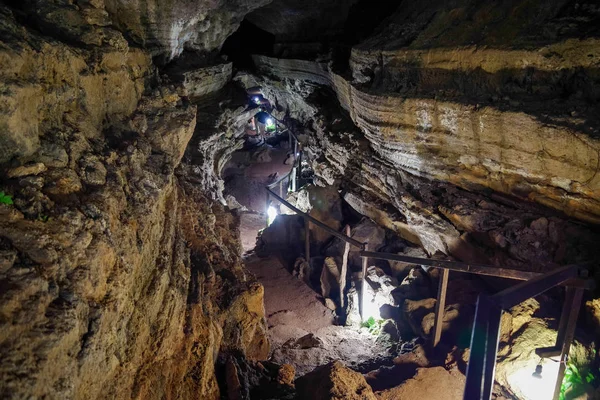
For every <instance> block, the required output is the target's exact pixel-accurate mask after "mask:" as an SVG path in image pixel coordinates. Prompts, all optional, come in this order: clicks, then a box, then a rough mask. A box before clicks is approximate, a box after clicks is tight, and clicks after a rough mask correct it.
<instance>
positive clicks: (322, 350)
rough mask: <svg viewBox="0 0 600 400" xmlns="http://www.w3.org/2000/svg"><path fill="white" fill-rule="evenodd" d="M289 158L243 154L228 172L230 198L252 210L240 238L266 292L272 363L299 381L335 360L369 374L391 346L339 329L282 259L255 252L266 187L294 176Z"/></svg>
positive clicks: (272, 152)
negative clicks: (290, 370) (287, 369)
mask: <svg viewBox="0 0 600 400" xmlns="http://www.w3.org/2000/svg"><path fill="white" fill-rule="evenodd" d="M287 156H288V150H287V149H285V148H272V147H269V146H262V147H259V148H255V149H252V150H250V151H238V152H236V153H234V155H233V157H232V159H231V161H230V162H229V163H228V164H227V165H226V167H225V170H224V173H223V176H224V179H225V194H226V195H232V196H234V197H235V198H236V200H237V201H238V202H239V203H240V204H241V205H243V206H245V207H246V208H247V209H248V210H247V211H243V212H242V213H241V226H240V236H241V241H242V246H243V250H244V251H245V252H246V267H247V268H248V270H249V271H250V272H252V273H253V274H254V275H255V276H256V277H257V278H258V280H259V281H260V282H261V283H262V284H263V285H264V287H265V311H266V315H267V320H268V324H269V337H270V341H271V359H272V361H274V362H277V363H280V364H284V363H287V364H292V365H294V367H295V368H296V371H297V375H298V376H300V375H303V374H305V373H307V372H309V371H312V370H313V369H314V368H315V367H317V366H319V365H323V364H326V363H328V362H330V361H332V360H341V361H342V362H344V363H345V364H346V365H348V366H349V367H351V368H354V369H357V370H365V369H366V370H369V367H368V366H370V365H372V364H377V363H378V362H379V361H378V360H380V359H381V358H382V357H383V358H385V354H386V347H385V344H384V343H381V342H377V341H376V337H375V336H373V335H371V334H369V333H368V332H367V329H364V328H362V329H353V328H349V327H343V326H336V325H334V323H333V322H334V313H333V311H331V310H330V309H328V308H327V307H325V305H324V304H323V302H322V300H321V299H319V297H318V295H317V293H315V292H314V291H313V290H312V289H311V288H309V287H308V286H307V285H306V284H304V283H303V282H302V281H300V280H298V279H296V278H294V277H293V276H292V275H291V274H290V272H288V270H286V268H285V267H284V265H283V264H282V262H281V261H280V260H279V259H278V258H276V257H274V256H271V257H267V258H259V257H257V256H256V255H254V254H253V253H252V250H253V249H254V247H255V244H256V236H257V234H258V232H259V230H261V229H263V228H264V227H265V224H266V214H265V201H266V193H265V190H264V187H265V185H267V184H268V183H270V182H273V181H275V180H276V179H278V178H279V177H281V176H283V175H285V174H287V173H288V172H289V170H290V166H289V165H286V164H285V163H284V161H285V159H286V158H287ZM272 174H277V175H276V176H275V177H273V175H272Z"/></svg>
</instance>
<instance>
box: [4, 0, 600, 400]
mask: <svg viewBox="0 0 600 400" xmlns="http://www.w3.org/2000/svg"><path fill="white" fill-rule="evenodd" d="M301 3H302V4H301ZM388 3H391V2H388ZM244 18H246V22H245V24H246V23H247V24H253V27H254V28H255V30H254V31H253V32H254V33H253V34H249V35H247V37H245V38H242V39H243V40H245V42H242V45H239V43H238V47H237V48H236V47H235V43H234V44H233V45H232V47H229V48H230V49H231V48H233V49H234V52H235V51H237V52H239V53H244V54H238V55H240V58H241V57H242V56H245V57H247V60H248V62H249V60H250V52H252V51H254V50H255V49H260V48H262V49H263V50H264V49H265V48H266V49H269V48H270V47H272V48H270V50H264V51H260V53H262V54H265V55H255V56H254V61H255V63H256V69H253V70H252V71H253V72H252V73H250V72H243V71H241V69H242V68H245V67H247V66H243V65H241V64H239V63H238V60H239V59H238V58H236V57H235V55H236V54H231V53H227V52H224V53H223V54H219V51H220V50H221V49H222V48H226V47H227V46H224V43H225V41H226V40H228V38H229V37H233V36H232V33H233V32H234V31H236V29H238V26H240V23H241V21H242V20H243V19H244ZM599 26H600V8H599V7H598V5H597V4H596V2H594V1H590V0H584V1H565V0H549V1H544V2H542V1H539V0H533V1H528V2H492V3H490V2H484V1H481V0H458V1H455V2H452V3H448V2H444V1H441V0H425V1H421V2H409V1H403V2H398V4H395V3H394V4H391V5H390V4H387V3H386V4H380V5H379V6H373V5H371V4H366V2H361V1H354V0H335V1H331V2H329V3H327V4H325V2H322V1H316V0H311V1H305V2H294V1H292V0H273V1H270V0H261V1H258V2H249V1H247V0H217V1H206V0H202V1H196V2H186V1H181V0H173V1H169V2H157V1H149V0H135V1H128V2H125V1H122V0H89V1H75V2H51V1H47V0H39V1H33V0H25V1H22V2H14V1H10V2H6V3H5V4H2V5H0V37H1V39H0V87H1V89H2V90H0V174H1V176H0V192H2V195H1V196H0V359H1V360H2V362H1V363H0V393H2V397H3V398H8V399H20V398H49V399H63V398H65V399H104V398H106V399H130V398H138V399H163V398H173V399H191V398H202V399H218V398H224V397H228V398H229V399H234V398H235V399H250V398H256V399H263V398H264V399H266V398H282V399H284V398H285V399H288V398H289V399H291V398H293V397H294V396H295V395H296V394H298V395H300V396H301V397H302V396H303V397H304V398H323V399H332V398H340V399H341V398H356V399H359V398H360V399H365V398H366V399H375V398H381V399H387V398H402V397H406V398H423V399H425V398H454V397H460V393H461V391H462V385H463V383H464V376H463V374H464V367H465V363H466V360H467V359H468V349H466V347H467V346H468V340H467V341H466V342H465V340H464V339H463V338H462V337H463V336H464V335H463V333H464V332H466V331H469V330H470V320H471V318H472V315H473V311H474V302H475V299H476V296H477V295H478V294H479V293H480V292H483V291H490V292H493V291H498V290H499V289H500V288H502V287H503V286H502V284H499V283H498V282H496V281H494V280H480V279H478V278H474V277H462V276H458V275H457V274H453V275H452V277H451V280H450V283H449V292H448V301H447V307H446V310H445V320H444V321H445V322H446V324H445V325H444V337H443V338H442V346H443V350H444V352H445V354H448V357H447V359H446V360H444V359H441V360H438V359H433V358H431V359H430V358H428V357H425V356H423V357H421V356H422V355H423V354H422V352H423V348H424V347H423V346H422V345H421V344H423V343H424V341H425V340H427V339H428V338H429V337H430V335H431V328H432V322H433V313H432V310H433V307H434V305H435V288H436V287H437V280H438V278H439V272H436V271H435V270H426V269H424V268H422V267H421V266H418V265H413V264H407V263H391V264H390V263H387V262H375V261H373V260H371V261H370V263H369V265H368V271H369V275H368V277H367V278H368V280H369V288H368V291H369V298H370V299H372V300H374V301H373V302H372V303H373V304H374V305H375V306H373V307H372V308H373V309H372V310H369V312H370V313H373V314H374V316H375V317H377V318H378V319H379V317H381V318H384V319H386V320H387V321H375V322H374V324H372V326H369V327H368V328H365V327H363V328H356V329H357V330H356V331H353V332H354V333H352V334H351V333H348V332H349V331H348V330H347V329H349V328H348V327H345V326H334V325H332V323H333V322H339V323H341V324H343V323H344V322H345V323H347V324H348V325H351V326H355V327H356V326H358V325H360V324H361V322H363V321H361V320H360V316H359V315H358V303H359V301H358V299H359V294H358V293H359V292H358V289H359V282H360V278H361V272H360V270H361V265H360V264H361V259H360V257H359V255H358V251H357V249H355V248H352V249H351V251H350V257H349V258H350V262H349V268H348V271H349V272H348V276H347V277H345V278H347V279H346V280H345V281H344V280H343V279H341V277H340V276H339V275H337V276H336V275H335V273H332V274H331V276H329V277H326V278H325V279H324V284H321V285H320V283H321V282H320V277H321V276H322V275H323V274H322V267H323V264H324V263H325V257H330V258H328V259H327V260H328V261H327V262H328V264H327V265H329V266H330V267H331V269H332V271H333V270H335V271H336V272H339V270H338V269H339V268H340V266H341V263H340V258H341V254H342V253H343V247H344V246H343V244H342V243H341V242H340V241H337V240H332V237H331V235H329V234H328V233H326V232H324V231H322V230H319V229H317V227H316V226H315V225H312V226H311V227H310V232H309V233H310V237H311V239H312V248H311V255H312V257H309V259H308V260H307V259H304V258H303V257H302V252H304V251H305V250H304V242H303V241H304V233H305V232H304V227H305V225H304V222H303V221H302V219H301V218H299V217H297V216H294V215H279V216H278V217H277V218H278V219H279V221H280V222H281V223H280V224H276V225H275V226H273V228H272V229H267V230H265V231H264V234H263V236H262V237H261V242H260V243H261V244H262V247H259V248H257V253H261V251H263V252H265V254H267V253H268V251H267V250H269V251H272V253H271V254H267V255H269V257H270V258H269V259H267V260H265V261H264V264H262V265H258V266H257V265H255V266H254V267H255V270H254V271H255V272H256V271H258V272H261V271H262V272H264V271H265V269H268V267H269V266H273V265H275V266H276V267H277V268H278V269H277V270H276V271H275V272H276V273H275V278H277V277H278V276H279V277H286V278H289V279H287V280H286V279H283V278H282V279H281V280H280V281H277V280H273V281H271V286H268V287H267V290H269V291H271V292H267V293H266V294H265V288H264V287H263V286H262V285H261V284H260V283H259V282H258V281H257V279H260V276H258V275H260V274H259V273H256V275H257V276H253V275H252V273H249V271H248V270H247V269H246V268H245V266H244V262H247V263H250V262H252V261H251V260H253V259H251V258H249V259H243V258H242V256H241V253H242V251H241V246H240V238H239V234H238V230H239V229H240V221H241V222H242V224H244V223H246V222H247V221H248V220H250V222H251V224H252V229H254V231H256V230H258V228H257V226H259V225H262V227H264V225H263V221H262V220H261V218H262V217H263V213H264V211H265V210H263V209H262V208H263V202H264V193H262V187H263V182H262V181H261V182H259V181H258V180H256V181H255V182H254V183H253V185H254V186H252V185H246V184H245V183H244V184H241V183H239V182H240V179H243V178H244V177H245V175H243V174H242V175H240V176H241V178H240V177H239V176H238V177H237V178H236V179H237V181H236V180H235V179H233V180H229V177H228V176H226V174H224V171H225V168H226V165H227V163H228V161H230V160H234V159H235V157H234V156H233V154H234V153H235V152H236V151H238V150H240V149H242V147H243V146H244V140H243V136H244V134H245V132H246V131H247V125H248V121H249V119H250V118H252V116H253V115H254V114H255V113H256V111H257V109H256V108H254V109H253V108H251V107H249V105H248V101H247V97H246V92H245V91H244V89H247V88H251V87H256V86H260V87H261V91H262V92H261V93H262V94H263V96H264V97H265V98H266V99H268V100H269V101H270V104H271V105H273V106H274V110H273V116H275V117H276V118H278V119H280V120H285V121H286V124H289V125H290V127H293V128H294V131H295V132H296V133H297V135H298V137H299V139H300V147H301V148H302V151H303V156H304V157H305V158H304V160H305V161H306V162H307V164H306V168H307V169H310V172H312V173H314V179H313V183H314V185H313V186H311V187H309V188H307V189H306V190H303V191H301V192H299V193H298V194H296V195H294V198H293V201H294V202H295V204H297V205H298V206H299V207H300V208H302V209H303V210H306V211H310V213H311V215H312V216H313V217H315V218H318V219H319V220H322V221H324V222H326V223H327V224H328V225H331V226H332V227H334V229H338V230H340V229H342V228H343V227H344V226H345V225H346V224H348V225H350V226H351V228H352V235H353V236H355V237H356V239H357V240H360V241H366V242H369V244H370V245H371V246H372V247H370V250H381V251H387V252H392V253H398V254H405V255H409V256H417V257H431V258H444V259H456V260H461V261H465V262H470V263H486V264H492V265H496V266H502V267H505V268H514V269H520V270H527V271H537V272H546V271H548V270H550V269H553V268H555V267H557V266H560V265H566V264H570V263H577V262H582V261H592V262H596V263H597V261H598V259H599V257H600V254H599V253H598V243H599V240H600V238H599V236H598V228H597V225H598V224H599V223H600V172H599V171H600V131H599V123H600V119H599V117H598V116H599V115H600V113H599V107H598V102H599V101H600V89H599V87H600V74H599V72H598V71H599V69H600V40H599V38H600V31H599V29H598V27H599ZM239 32H241V33H240V35H241V36H243V35H244V33H243V31H242V30H240V31H239ZM238 40H239V38H238ZM261 45H262V47H261ZM269 46H270V47H269ZM228 51H229V50H228ZM286 55H292V56H294V57H295V58H291V56H290V57H288V58H285V56H286ZM301 56H302V57H301ZM300 58H303V59H300ZM247 68H249V67H247ZM232 77H233V78H232ZM287 149H289V147H288V148H287ZM279 150H281V151H279ZM284 153H286V150H285V149H278V151H270V150H268V149H267V150H260V151H257V152H256V158H253V159H249V160H248V164H269V163H268V162H266V161H269V160H270V162H271V163H273V162H275V161H277V160H279V157H280V156H283V155H286V154H284ZM286 156H287V155H286ZM280 161H281V160H280ZM281 168H282V170H281V171H279V170H278V171H277V172H278V173H280V172H282V171H283V169H285V170H286V171H287V168H289V161H288V163H287V164H284V162H283V161H281ZM225 178H228V180H227V183H228V184H230V185H231V184H234V185H235V184H236V182H237V184H238V185H239V188H245V190H246V189H248V188H250V189H248V190H249V191H254V192H256V193H258V192H260V194H257V195H256V196H257V197H256V198H258V197H260V202H258V201H256V202H255V203H256V204H259V203H260V204H259V205H255V204H253V205H252V206H249V205H248V204H243V206H241V205H240V204H239V203H244V199H243V198H242V196H239V198H237V199H235V198H232V197H230V196H231V194H232V193H234V191H231V190H228V191H227V192H225V187H226V179H225ZM257 182H258V183H257ZM237 193H241V192H240V191H238V192H237ZM237 193H235V195H236V196H237ZM253 201H254V200H253ZM226 205H228V206H226ZM244 207H246V208H247V209H248V210H246V211H245V210H244ZM234 209H235V210H234ZM244 212H247V214H243V213H244ZM240 213H242V214H240ZM240 215H241V216H240ZM262 227H261V228H262ZM249 231H251V230H247V231H246V233H245V234H246V235H247V234H249V233H248V232H249ZM252 239H253V238H251V239H250V240H248V238H247V237H246V238H245V240H244V246H245V248H246V250H248V249H250V248H251V247H252V246H253V242H252ZM274 249H275V250H277V251H278V252H279V253H278V254H279V255H281V254H283V255H284V256H283V257H280V259H275V258H274V257H275V255H274V254H275V252H274V251H273V250H274ZM288 259H289V260H288ZM257 262H258V263H259V264H260V260H259V261H257ZM284 264H285V265H284ZM594 265H595V264H594ZM294 266H295V267H296V268H295V269H294ZM269 271H270V272H273V271H272V270H270V269H269ZM291 273H295V275H296V276H297V277H298V278H299V279H296V278H292V277H291V275H289V274H291ZM277 274H279V275H277ZM285 274H288V275H285ZM271 278H273V276H271ZM315 278H316V279H315ZM290 280H293V284H292V283H290V282H289V281H290ZM283 281H286V282H287V283H285V285H284V284H281V286H279V287H278V286H277V284H276V283H277V282H283ZM340 281H342V282H346V287H345V288H344V290H345V291H346V298H345V300H346V301H347V305H346V306H345V307H341V305H340V304H337V303H336V302H339V298H340V297H341V298H344V297H343V296H339V293H337V294H336V293H335V286H336V285H338V284H339V282H340ZM273 282H275V283H273ZM315 282H317V284H315ZM286 285H292V286H294V285H296V286H297V287H296V289H298V292H297V293H296V292H293V291H291V290H290V291H288V290H287V289H288V288H289V287H290V286H286ZM324 287H327V288H328V289H327V290H324V291H323V293H321V291H322V290H323V288H324ZM311 288H312V289H311ZM315 288H316V289H315ZM338 290H339V289H338ZM325 292H327V293H325ZM298 293H300V294H298ZM317 293H320V294H325V295H326V297H324V298H321V297H317V296H318V294H317ZM274 295H275V296H274ZM293 295H297V297H295V298H294V297H293ZM273 296H274V297H273ZM286 296H287V298H288V300H289V302H293V304H292V305H293V307H292V306H290V305H289V304H287V303H286V302H283V301H281V299H282V298H286ZM310 296H312V297H310ZM327 296H328V297H327ZM588 297H589V298H587V297H586V299H585V306H584V307H582V308H584V310H585V318H584V317H582V318H580V321H579V322H580V324H583V323H585V324H587V325H585V329H582V331H578V332H577V335H576V337H577V341H576V342H575V345H574V347H573V348H574V351H573V354H572V360H573V361H574V362H575V363H576V364H577V365H578V366H579V367H580V368H582V371H586V372H585V373H587V371H588V370H589V371H590V372H594V371H595V370H594V369H593V368H591V367H590V365H589V360H590V359H591V358H593V356H592V349H593V348H597V345H598V343H597V339H596V343H593V340H594V339H593V338H592V339H589V338H586V335H585V333H586V332H589V333H593V334H594V335H595V336H594V337H595V338H597V336H598V335H597V334H598V329H599V328H598V327H599V322H598V321H599V320H600V319H599V317H598V316H599V312H598V309H600V307H599V306H598V299H596V298H594V297H597V295H593V294H592V295H589V296H588ZM307 299H308V301H307V302H304V301H305V300H307ZM561 300H562V294H561V291H560V290H559V289H557V290H555V292H553V293H552V294H551V295H550V296H548V297H541V298H538V300H530V301H529V302H526V303H524V304H522V305H521V306H519V307H517V308H515V309H513V310H511V312H510V313H506V314H505V316H504V317H503V325H502V326H503V331H502V334H501V339H500V347H499V363H498V368H497V381H498V384H499V385H497V387H496V388H495V390H496V394H497V395H498V396H505V397H507V398H508V397H511V396H512V397H528V396H529V397H531V394H530V393H526V391H528V390H529V391H531V390H533V389H535V386H534V385H528V379H530V377H531V372H533V370H532V369H534V368H535V365H536V362H537V361H538V360H536V359H535V357H534V355H533V349H534V348H535V347H536V346H540V345H548V344H551V343H552V341H553V337H554V335H555V329H556V315H557V313H558V311H557V309H559V308H560V305H559V304H557V303H559V302H560V301H561ZM538 301H539V306H538V305H537V302H538ZM265 302H266V304H267V309H268V310H271V311H273V312H272V314H273V315H271V314H269V315H265ZM381 306H384V307H383V309H382V308H381ZM315 310H316V312H317V313H318V317H315V318H312V317H313V316H314V314H311V312H313V313H314V312H315ZM344 313H347V314H348V315H344ZM378 313H379V316H378V315H377V314H378ZM266 317H269V323H271V322H274V324H273V330H272V332H270V333H269V332H268V330H267V320H266ZM302 321H312V323H313V326H305V327H302V326H300V325H301V323H304V322H302ZM305 328H306V329H305ZM309 328H310V329H309ZM360 329H362V331H360ZM366 331H372V332H371V333H368V334H367V333H365V332H366ZM373 332H375V334H373ZM582 332H583V334H582ZM367 335H370V336H367ZM466 337H467V338H468V334H467V336H466ZM269 339H271V340H272V341H273V345H274V347H273V349H274V350H273V351H270V344H269ZM270 356H272V357H273V360H274V361H275V362H278V363H279V364H283V365H277V364H275V363H273V362H268V361H265V359H266V358H267V357H270ZM336 359H341V360H344V361H345V362H346V363H347V364H348V365H347V366H344V365H342V364H341V363H340V362H332V361H334V360H336ZM294 363H298V365H299V366H300V367H298V368H294V366H292V364H294ZM324 364H326V366H325V367H322V368H320V369H317V370H316V371H312V372H311V370H312V369H313V368H315V367H318V366H322V365H324ZM444 367H445V368H444ZM350 368H353V369H354V371H353V370H351V369H350ZM417 368H419V370H418V371H417ZM552 368H553V366H552V364H549V365H548V366H547V367H546V365H544V371H545V373H546V374H545V376H548V377H550V376H551V372H552ZM586 368H587V369H586ZM525 370H526V371H527V372H526V373H523V371H525ZM357 371H360V373H359V372H357ZM363 372H364V373H368V374H367V378H368V379H367V380H365V378H364V377H363V376H362V374H361V373H363ZM396 372H401V373H396ZM296 376H302V378H300V379H297V380H296V381H295V385H296V386H294V377H296ZM594 379H596V378H594ZM430 382H435V384H429V383H430ZM598 382H600V377H598V378H597V379H596V380H593V379H592V380H590V382H589V385H588V387H587V389H590V390H588V392H590V393H591V387H590V386H592V387H593V386H594V385H595V386H596V387H597V386H598ZM551 386H552V385H551V384H550V383H549V384H548V385H544V387H545V388H546V389H547V388H548V387H551ZM261 387H262V388H264V391H263V392H261V389H260V388H261ZM372 388H373V389H372ZM571 394H573V393H571ZM573 395H574V394H573Z"/></svg>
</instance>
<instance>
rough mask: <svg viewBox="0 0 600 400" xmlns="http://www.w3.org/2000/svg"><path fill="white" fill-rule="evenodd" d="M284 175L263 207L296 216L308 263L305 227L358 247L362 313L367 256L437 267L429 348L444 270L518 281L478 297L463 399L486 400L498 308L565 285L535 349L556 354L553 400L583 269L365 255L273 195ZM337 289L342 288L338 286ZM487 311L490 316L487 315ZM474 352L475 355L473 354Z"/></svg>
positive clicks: (586, 285) (585, 283) (436, 330)
mask: <svg viewBox="0 0 600 400" xmlns="http://www.w3.org/2000/svg"><path fill="white" fill-rule="evenodd" d="M290 175H291V172H290V174H288V175H286V176H284V177H282V178H281V179H279V180H278V181H277V182H274V183H272V184H270V185H269V186H267V187H266V190H267V204H268V203H269V202H270V198H271V197H272V198H273V199H276V200H277V201H279V202H280V203H281V204H283V205H284V206H286V207H287V208H289V209H290V210H292V211H294V212H295V213H297V214H298V215H301V216H302V217H303V218H304V221H305V239H304V240H305V258H306V260H307V262H310V234H309V232H310V224H311V223H312V224H314V225H316V226H318V227H319V228H321V229H323V230H325V231H327V232H328V233H330V234H331V235H333V236H335V237H337V238H338V239H341V240H342V241H344V242H346V243H348V244H349V245H352V246H354V247H356V248H358V249H360V256H361V257H362V280H361V295H360V300H359V310H360V311H361V317H362V316H363V315H362V311H363V310H364V294H365V281H366V279H365V278H366V275H367V265H368V259H369V258H375V259H381V260H388V261H403V262H408V263H414V264H417V265H429V266H431V267H435V268H440V269H441V274H440V279H439V286H438V293H437V302H436V307H435V319H434V327H433V335H432V340H431V345H432V347H433V348H434V349H435V348H436V347H437V345H438V344H439V342H440V339H441V336H442V325H443V318H444V309H445V305H446V292H447V289H448V277H449V273H450V271H457V272H465V273H470V274H477V275H486V276H495V277H499V278H506V279H513V280H520V281H523V282H522V283H521V284H518V285H516V286H514V287H512V288H510V289H507V290H505V291H503V292H500V293H498V294H497V295H494V296H491V297H490V296H485V295H480V296H479V298H478V301H477V312H476V317H475V321H474V322H473V332H472V335H471V352H470V357H469V364H468V365H469V367H468V370H467V383H466V387H465V395H464V399H465V400H474V399H477V400H489V399H490V398H491V393H492V387H493V381H494V373H495V363H496V353H497V349H498V330H499V324H500V316H501V313H502V311H503V310H508V309H509V308H510V307H512V306H514V305H516V304H518V303H520V302H522V301H524V300H525V299H527V298H529V297H533V296H535V295H537V294H540V293H542V292H544V291H546V290H548V289H550V288H552V287H555V286H559V285H560V286H567V300H566V302H565V305H564V307H563V310H562V313H561V317H560V323H559V331H558V335H557V340H556V345H555V346H554V347H552V348H540V349H537V351H536V352H537V353H538V355H540V357H550V356H560V361H561V366H560V369H559V374H558V377H557V383H556V389H555V395H554V399H558V395H559V392H560V385H561V382H562V380H563V377H564V374H565V362H566V359H567V357H568V354H569V349H570V346H571V343H572V341H573V336H574V332H575V326H576V323H577V318H576V317H577V314H578V312H579V309H580V306H581V298H582V294H583V290H584V289H592V288H593V287H594V283H593V280H591V279H589V278H588V276H587V273H588V272H587V271H588V267H589V265H587V264H581V265H572V266H567V267H562V268H559V269H557V270H554V271H551V272H549V273H539V272H531V271H520V270H514V269H507V268H499V267H496V266H493V265H483V264H471V263H464V262H459V261H448V260H433V259H429V258H420V257H409V256H404V255H401V254H390V253H380V252H373V251H368V246H369V244H368V243H362V242H359V241H357V240H356V239H353V238H352V237H350V236H348V235H345V234H343V233H341V232H338V231H337V230H336V229H334V228H331V227H330V226H328V225H326V224H325V223H323V222H321V221H319V220H318V219H316V218H314V217H312V216H310V215H309V214H307V213H305V212H303V211H301V210H299V209H298V208H297V207H295V206H294V205H292V204H290V203H289V202H288V201H286V200H285V199H284V198H283V193H282V191H281V185H280V193H279V194H277V193H275V192H274V191H273V190H272V189H273V188H274V187H275V186H276V185H277V184H280V183H281V182H282V181H283V179H285V178H286V177H289V176H290ZM342 290H343V288H342ZM492 310H493V312H492ZM474 349H475V350H480V351H475V350H474Z"/></svg>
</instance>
